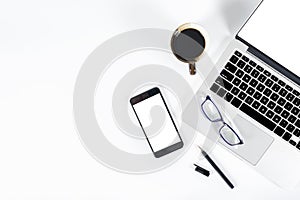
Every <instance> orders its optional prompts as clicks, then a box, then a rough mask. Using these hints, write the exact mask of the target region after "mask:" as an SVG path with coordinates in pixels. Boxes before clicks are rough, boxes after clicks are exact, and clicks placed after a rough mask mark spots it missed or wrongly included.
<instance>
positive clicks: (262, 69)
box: [256, 65, 264, 72]
mask: <svg viewBox="0 0 300 200" xmlns="http://www.w3.org/2000/svg"><path fill="white" fill-rule="evenodd" d="M256 69H257V70H258V71H260V72H262V71H264V68H262V66H260V65H257V66H256Z"/></svg>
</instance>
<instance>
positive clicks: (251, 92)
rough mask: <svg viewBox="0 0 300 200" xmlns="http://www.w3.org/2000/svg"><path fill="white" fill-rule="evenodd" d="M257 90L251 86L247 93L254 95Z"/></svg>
mask: <svg viewBox="0 0 300 200" xmlns="http://www.w3.org/2000/svg"><path fill="white" fill-rule="evenodd" d="M254 92H255V90H254V89H253V88H252V87H249V88H248V89H247V91H246V93H247V94H249V95H252V94H253V93H254Z"/></svg>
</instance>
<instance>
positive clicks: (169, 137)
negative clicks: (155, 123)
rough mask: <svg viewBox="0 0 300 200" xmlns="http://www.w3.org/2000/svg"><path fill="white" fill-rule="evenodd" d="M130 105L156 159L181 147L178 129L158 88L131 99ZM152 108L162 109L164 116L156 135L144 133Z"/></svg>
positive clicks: (181, 142)
mask: <svg viewBox="0 0 300 200" xmlns="http://www.w3.org/2000/svg"><path fill="white" fill-rule="evenodd" d="M130 103H131V106H132V108H133V110H134V113H135V115H136V117H137V119H138V121H139V124H140V126H141V127H142V130H143V132H144V134H145V137H146V139H147V141H148V144H149V146H150V148H151V150H152V152H153V154H154V156H155V157H156V158H159V157H161V156H164V155H166V154H169V153H171V152H173V151H175V150H177V149H180V148H182V147H183V141H182V138H181V137H180V134H179V132H178V129H177V127H176V125H175V122H174V120H173V118H172V116H171V113H170V111H169V109H168V107H167V104H166V102H165V100H164V98H163V96H162V94H161V92H160V90H159V88H157V87H154V88H152V89H150V90H148V91H146V92H143V93H142V94H139V95H137V96H135V97H132V98H131V99H130ZM154 106H159V107H160V108H161V109H163V111H164V113H165V116H166V117H165V122H164V126H163V128H162V129H161V130H159V133H157V134H153V133H147V131H145V126H146V125H147V126H148V124H149V115H150V109H152V108H153V107H154ZM152 120H155V119H152ZM147 121H148V122H147ZM147 123H148V124H147Z"/></svg>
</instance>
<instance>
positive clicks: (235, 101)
mask: <svg viewBox="0 0 300 200" xmlns="http://www.w3.org/2000/svg"><path fill="white" fill-rule="evenodd" d="M241 103H242V101H241V100H239V99H238V98H236V97H234V99H233V100H232V101H231V104H232V105H233V106H234V107H237V108H238V107H239V106H240V105H241Z"/></svg>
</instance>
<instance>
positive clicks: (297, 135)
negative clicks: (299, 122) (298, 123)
mask: <svg viewBox="0 0 300 200" xmlns="http://www.w3.org/2000/svg"><path fill="white" fill-rule="evenodd" d="M293 134H294V136H296V137H299V136H300V130H299V129H295V130H294V132H293Z"/></svg>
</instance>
